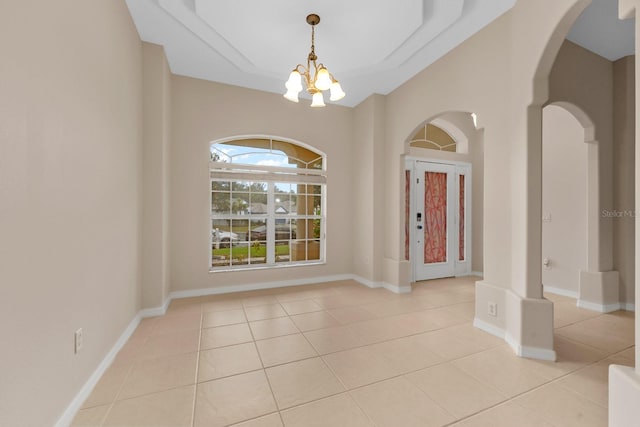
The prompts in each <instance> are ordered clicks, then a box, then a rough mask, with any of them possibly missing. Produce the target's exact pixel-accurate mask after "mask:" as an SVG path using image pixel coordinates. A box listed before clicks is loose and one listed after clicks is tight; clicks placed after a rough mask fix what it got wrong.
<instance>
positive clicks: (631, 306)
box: [620, 302, 636, 312]
mask: <svg viewBox="0 0 640 427" xmlns="http://www.w3.org/2000/svg"><path fill="white" fill-rule="evenodd" d="M620 305H621V306H622V307H621V308H622V309H623V310H625V311H634V312H635V311H636V305H635V304H633V303H630V302H623V303H621V304H620Z"/></svg>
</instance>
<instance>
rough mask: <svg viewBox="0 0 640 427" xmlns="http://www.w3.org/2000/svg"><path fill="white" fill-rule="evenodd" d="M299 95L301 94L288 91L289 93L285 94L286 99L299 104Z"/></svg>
mask: <svg viewBox="0 0 640 427" xmlns="http://www.w3.org/2000/svg"><path fill="white" fill-rule="evenodd" d="M298 93H300V92H298V91H295V90H291V89H288V90H287V93H285V94H284V97H285V98H287V99H288V100H289V101H291V102H298Z"/></svg>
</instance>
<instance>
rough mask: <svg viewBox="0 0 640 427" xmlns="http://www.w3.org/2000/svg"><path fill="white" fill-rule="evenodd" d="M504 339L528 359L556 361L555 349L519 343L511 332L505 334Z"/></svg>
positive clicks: (517, 352)
mask: <svg viewBox="0 0 640 427" xmlns="http://www.w3.org/2000/svg"><path fill="white" fill-rule="evenodd" d="M504 340H505V341H506V342H507V344H509V346H510V347H511V348H512V349H513V351H515V353H516V354H517V355H518V356H520V357H526V358H528V359H537V360H548V361H551V362H555V361H556V360H557V355H556V352H555V350H549V349H547V348H540V347H529V346H526V345H521V344H520V343H518V342H517V341H516V340H515V339H513V337H512V336H511V335H509V333H506V334H505V337H504Z"/></svg>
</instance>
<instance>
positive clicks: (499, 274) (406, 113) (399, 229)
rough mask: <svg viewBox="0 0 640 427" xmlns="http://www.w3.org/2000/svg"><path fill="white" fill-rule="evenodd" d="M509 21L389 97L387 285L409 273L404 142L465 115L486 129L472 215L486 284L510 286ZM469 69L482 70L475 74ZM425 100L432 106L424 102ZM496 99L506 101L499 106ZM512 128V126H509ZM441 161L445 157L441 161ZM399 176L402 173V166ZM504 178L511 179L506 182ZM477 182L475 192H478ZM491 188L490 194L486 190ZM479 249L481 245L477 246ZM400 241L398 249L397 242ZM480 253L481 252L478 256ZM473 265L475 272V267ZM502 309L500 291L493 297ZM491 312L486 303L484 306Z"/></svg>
mask: <svg viewBox="0 0 640 427" xmlns="http://www.w3.org/2000/svg"><path fill="white" fill-rule="evenodd" d="M509 34H510V14H509V13H507V14H505V15H503V16H502V17H500V18H498V20H496V21H494V22H493V23H492V24H491V25H489V26H487V27H486V28H484V29H483V30H482V31H480V32H479V33H477V34H476V35H474V36H473V37H471V38H470V39H468V40H467V41H466V42H465V43H463V44H462V45H460V46H458V47H457V48H456V49H455V50H453V51H452V52H449V53H448V54H447V55H446V56H445V57H443V58H442V59H440V60H439V61H437V62H436V63H434V64H433V65H432V66H430V67H429V68H428V69H426V70H424V71H422V72H421V73H419V74H418V75H416V76H415V77H414V78H413V79H411V80H409V81H408V82H406V83H405V84H403V85H402V86H400V87H399V88H398V89H396V90H395V91H393V92H392V93H390V94H389V95H388V96H387V103H386V141H385V157H386V158H387V159H388V160H387V165H388V167H387V169H386V171H385V182H386V188H385V194H386V200H387V204H386V206H387V209H386V215H387V216H386V221H385V224H386V228H385V241H386V242H388V244H386V245H385V253H384V257H385V260H384V267H385V277H386V280H387V281H389V280H394V279H396V280H400V279H402V278H403V271H406V270H408V269H409V265H408V263H403V262H402V261H401V260H402V258H403V256H404V251H403V248H404V246H403V240H404V219H403V218H404V211H403V204H402V197H401V190H400V189H401V188H403V185H404V178H403V175H402V170H404V165H403V164H402V165H401V164H400V162H397V163H396V162H395V159H397V158H401V156H402V155H405V154H410V152H409V151H408V150H407V147H408V144H406V141H407V140H408V139H409V138H410V137H411V136H412V135H413V133H414V132H415V129H416V128H417V127H418V126H419V125H420V124H421V123H424V122H425V121H430V120H431V119H433V118H436V117H437V116H439V115H441V114H442V113H443V112H448V111H468V112H475V113H477V115H478V119H479V127H480V128H482V129H484V131H483V136H484V147H483V149H484V150H483V151H484V159H483V161H484V165H483V166H484V167H483V170H484V174H483V175H484V176H483V184H482V188H483V190H484V194H483V203H484V208H483V209H477V208H475V207H474V208H475V209H474V218H475V217H476V214H477V213H478V211H483V212H484V216H483V226H482V227H481V228H482V229H484V241H483V250H482V251H481V252H482V253H483V254H484V260H483V263H482V268H481V269H480V270H482V271H483V272H484V277H485V280H486V281H489V282H491V283H494V284H495V285H496V286H497V287H498V288H500V289H503V288H507V287H509V286H510V276H511V272H510V262H509V259H510V257H511V252H510V250H509V248H510V240H511V233H510V231H509V229H510V213H509V209H508V208H507V207H508V206H509V204H510V202H509V200H510V180H509V179H508V178H506V177H507V176H508V173H509V170H508V165H509V144H508V142H507V141H508V137H507V133H508V132H507V131H508V126H505V121H504V117H505V116H507V112H508V107H507V105H506V104H505V102H504V100H506V99H507V94H508V90H507V89H508V88H507V87H506V86H505V85H504V82H505V81H508V80H509V42H508V40H509V37H510V35H509ZM469 70H482V72H478V73H470V71H469ZM426 99H428V100H429V101H428V102H425V100H426ZM497 100H502V102H499V101H497ZM507 124H508V123H507ZM443 155H444V154H443ZM399 166H400V167H401V168H402V169H400V167H399ZM505 174H506V175H505ZM476 181H477V180H476V179H475V177H474V183H473V184H474V191H475V189H477V188H479V187H480V185H479V183H478V182H476ZM489 189H491V191H488V190H489ZM475 240H476V242H478V240H479V239H475ZM396 242H397V243H396ZM474 252H477V251H474ZM475 258H476V259H475V260H474V270H475V269H476V268H477V265H476V261H477V258H478V257H477V256H476V257H475ZM492 298H493V300H494V301H499V303H500V307H504V303H503V302H504V295H503V292H502V291H496V293H495V295H494V296H493V297H492ZM485 306H486V301H485ZM499 313H500V315H499V317H498V318H496V319H492V320H493V321H494V324H495V325H496V327H498V328H500V327H501V328H504V327H505V318H504V311H503V310H501V311H500V312H499Z"/></svg>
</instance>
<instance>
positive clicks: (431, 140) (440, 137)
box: [409, 123, 458, 153]
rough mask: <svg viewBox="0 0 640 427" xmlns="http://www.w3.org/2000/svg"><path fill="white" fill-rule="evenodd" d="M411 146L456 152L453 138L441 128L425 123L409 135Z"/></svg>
mask: <svg viewBox="0 0 640 427" xmlns="http://www.w3.org/2000/svg"><path fill="white" fill-rule="evenodd" d="M409 143H410V144H411V146H412V147H417V148H427V149H430V150H438V151H451V152H454V153H455V152H457V151H458V149H457V144H456V141H455V139H453V138H452V137H451V135H449V134H448V133H447V132H446V131H444V130H443V129H442V128H440V127H438V126H435V125H433V124H431V123H427V124H426V125H424V126H423V127H421V128H420V129H418V131H417V132H416V133H415V135H413V137H411V140H410V141H409Z"/></svg>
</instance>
